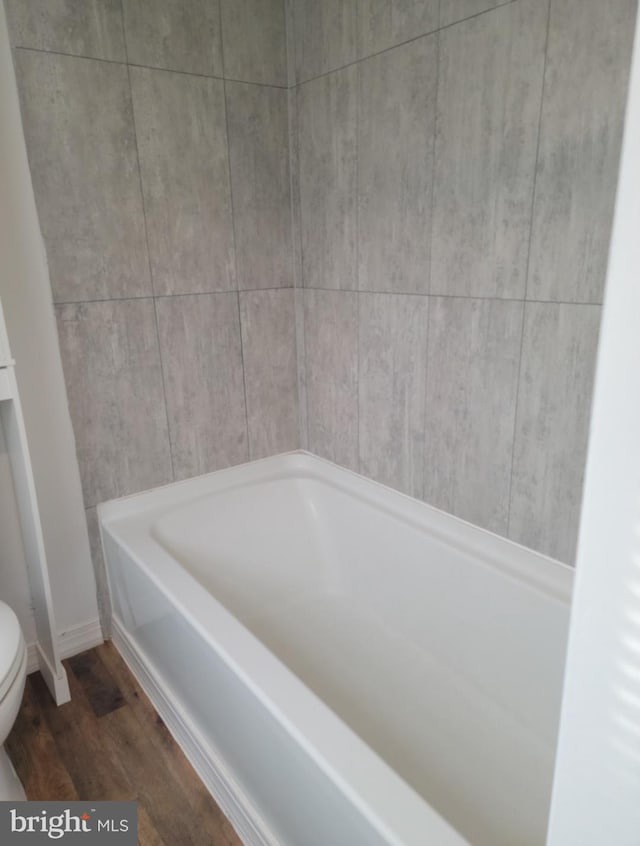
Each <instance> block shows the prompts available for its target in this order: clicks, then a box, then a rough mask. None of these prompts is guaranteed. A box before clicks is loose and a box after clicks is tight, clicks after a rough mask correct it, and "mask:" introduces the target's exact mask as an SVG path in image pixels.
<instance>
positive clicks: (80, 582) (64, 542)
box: [0, 2, 98, 630]
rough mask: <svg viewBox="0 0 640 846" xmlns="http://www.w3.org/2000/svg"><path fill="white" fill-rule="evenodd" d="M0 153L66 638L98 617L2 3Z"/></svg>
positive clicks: (2, 280) (41, 492)
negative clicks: (88, 620)
mask: <svg viewBox="0 0 640 846" xmlns="http://www.w3.org/2000/svg"><path fill="white" fill-rule="evenodd" d="M0 150H2V155H1V156H0V296H1V297H2V303H3V306H4V311H5V316H6V320H7V330H8V334H9V340H10V343H11V349H12V352H13V355H14V357H15V359H16V373H17V377H18V383H19V386H20V395H21V400H22V408H23V413H24V418H25V426H26V430H27V436H28V441H29V450H30V453H31V459H32V463H33V473H34V480H35V487H36V493H37V499H38V505H39V510H40V517H41V523H42V533H43V537H44V545H45V549H46V554H47V560H48V562H49V571H50V578H51V590H52V594H53V600H54V607H55V611H56V618H57V621H58V627H59V628H61V629H64V630H66V629H71V628H73V627H74V626H75V625H79V624H81V623H83V622H84V621H85V620H86V619H87V618H90V617H91V618H92V617H94V616H96V617H97V615H98V608H97V600H96V587H95V579H94V575H93V568H92V566H91V553H90V547H89V538H88V533H87V526H86V521H85V514H84V503H83V501H82V490H81V485H80V472H79V468H78V461H77V457H76V452H75V442H74V436H73V429H72V426H71V418H70V414H69V408H68V404H67V395H66V387H65V382H64V376H63V371H62V362H61V358H60V349H59V344H58V335H57V329H56V322H55V315H54V311H53V306H52V294H51V285H50V282H49V273H48V268H47V262H46V254H45V249H44V244H43V241H42V236H41V233H40V224H39V221H38V215H37V211H36V205H35V199H34V195H33V187H32V183H31V173H30V171H29V165H28V160H27V151H26V145H25V140H24V133H23V129H22V119H21V115H20V105H19V100H18V90H17V85H16V79H15V73H14V68H13V61H12V54H11V48H10V43H9V34H8V30H7V24H6V17H5V11H4V4H3V3H2V2H0ZM34 339H37V343H34ZM10 577H11V574H10V572H9V574H7V573H6V572H5V573H3V578H10ZM8 593H11V591H8ZM13 593H17V591H14V592H13Z"/></svg>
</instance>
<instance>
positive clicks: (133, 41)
mask: <svg viewBox="0 0 640 846" xmlns="http://www.w3.org/2000/svg"><path fill="white" fill-rule="evenodd" d="M122 4H123V12H124V30H125V36H126V40H127V52H128V56H129V61H130V62H131V63H132V64H134V65H147V66H149V67H154V68H165V69H166V70H176V71H186V72H188V73H199V74H204V75H205V76H222V72H223V69H222V45H221V39H220V8H219V3H218V0H122Z"/></svg>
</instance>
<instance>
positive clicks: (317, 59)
mask: <svg viewBox="0 0 640 846" xmlns="http://www.w3.org/2000/svg"><path fill="white" fill-rule="evenodd" d="M356 17H357V0H297V2H296V3H295V5H294V38H293V43H294V47H295V54H296V79H297V81H298V82H304V80H306V79H311V78H312V77H314V76H319V75H320V74H322V73H327V72H328V71H331V70H335V69H336V68H339V67H342V66H343V65H347V64H349V62H353V61H354V60H355V58H356Z"/></svg>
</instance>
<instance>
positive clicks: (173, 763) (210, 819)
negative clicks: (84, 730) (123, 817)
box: [93, 642, 238, 846]
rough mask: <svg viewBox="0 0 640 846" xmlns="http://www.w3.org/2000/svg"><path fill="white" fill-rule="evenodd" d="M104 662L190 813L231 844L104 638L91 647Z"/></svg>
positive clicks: (229, 831) (224, 823) (222, 820)
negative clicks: (182, 790)
mask: <svg viewBox="0 0 640 846" xmlns="http://www.w3.org/2000/svg"><path fill="white" fill-rule="evenodd" d="M93 651H94V652H95V654H96V655H97V656H98V657H99V658H100V660H101V661H102V662H103V663H104V664H105V666H106V668H107V669H108V671H109V672H110V673H111V676H112V678H113V679H114V681H115V682H116V684H117V685H118V687H119V689H120V690H121V692H122V695H123V697H124V699H125V701H126V702H127V704H128V705H129V706H130V708H131V710H132V711H133V712H134V714H135V715H136V717H137V719H138V721H139V722H140V724H141V726H142V730H143V731H144V732H145V736H147V737H150V739H151V742H152V743H154V744H155V745H156V746H157V747H158V748H159V749H160V750H161V753H162V755H163V759H164V764H165V767H167V768H169V769H170V770H171V771H172V773H173V775H174V776H175V778H176V779H177V780H178V781H179V783H180V784H182V785H184V786H185V788H186V791H185V792H186V797H187V799H186V801H187V803H188V805H189V807H190V809H191V812H192V813H193V814H194V816H195V817H196V818H197V819H199V820H202V823H203V825H204V826H205V829H206V831H207V832H208V834H209V835H210V836H211V837H214V836H216V833H218V836H221V835H222V833H224V834H225V835H226V838H227V840H222V841H220V842H221V844H222V846H226V844H227V843H229V844H230V846H235V844H237V843H238V839H237V835H236V833H235V831H234V830H233V828H232V826H231V824H230V823H229V821H228V820H227V819H226V817H225V816H224V814H223V813H222V811H220V809H219V808H217V807H216V810H217V815H212V814H211V796H210V794H209V791H208V790H207V789H206V787H205V786H204V784H203V783H202V782H201V781H200V779H199V778H198V776H197V775H196V773H195V772H194V770H193V767H192V766H191V764H190V763H189V761H188V760H187V758H186V756H185V754H184V752H183V751H182V749H180V747H179V746H178V745H177V743H176V742H175V741H174V739H173V737H172V736H171V733H170V732H169V729H168V728H167V727H166V725H165V724H164V722H163V720H162V718H161V717H160V715H159V714H158V713H157V712H156V710H155V709H154V707H153V705H152V704H151V702H150V701H149V699H148V698H147V696H146V695H145V693H144V691H143V690H142V688H141V687H140V685H139V684H138V682H137V680H136V678H135V677H134V676H133V675H132V674H131V673H130V672H129V670H128V668H127V666H126V665H125V664H124V662H123V660H122V658H121V657H120V655H119V654H118V652H117V650H116V649H115V647H114V646H113V644H111V643H109V642H107V643H104V644H102V645H101V646H98V647H97V648H96V649H95V650H93Z"/></svg>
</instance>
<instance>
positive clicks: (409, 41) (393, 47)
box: [295, 0, 521, 86]
mask: <svg viewBox="0 0 640 846" xmlns="http://www.w3.org/2000/svg"><path fill="white" fill-rule="evenodd" d="M519 2H521V0H507V2H506V3H500V4H499V5H498V6H492V7H491V8H490V9H484V10H483V11H482V12H476V13H475V14H474V15H468V16H467V17H466V18H461V19H460V20H459V21H454V22H453V23H450V24H445V26H436V27H435V28H434V29H430V30H428V31H427V32H423V33H421V34H420V35H414V36H413V37H412V38H407V40H406V41H400V42H399V43H398V44H392V45H391V46H390V47H385V48H384V50H378V51H376V52H375V53H370V54H369V55H367V56H363V57H362V58H360V59H354V60H353V61H352V62H346V63H345V64H344V65H339V66H338V67H335V68H332V69H331V70H328V71H324V72H323V73H319V74H316V75H315V76H310V77H308V78H307V79H301V80H297V79H296V82H295V85H296V86H299V85H306V83H307V82H313V81H314V80H316V79H322V77H323V76H329V74H332V73H337V72H338V71H341V70H345V69H346V68H350V67H352V66H353V65H357V64H360V63H361V62H366V61H367V59H371V58H373V57H374V56H381V55H382V54H383V53H389V52H390V51H391V50H396V49H397V48H398V47H405V46H406V45H407V44H412V43H413V42H414V41H419V40H420V39H421V38H428V37H429V36H430V35H435V34H436V33H437V32H442V31H443V30H445V29H451V27H452V26H458V24H461V23H464V22H465V21H470V20H473V18H479V17H481V16H482V15H488V14H491V12H495V11H496V10H497V9H501V8H503V6H511V5H512V4H513V3H519Z"/></svg>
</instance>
